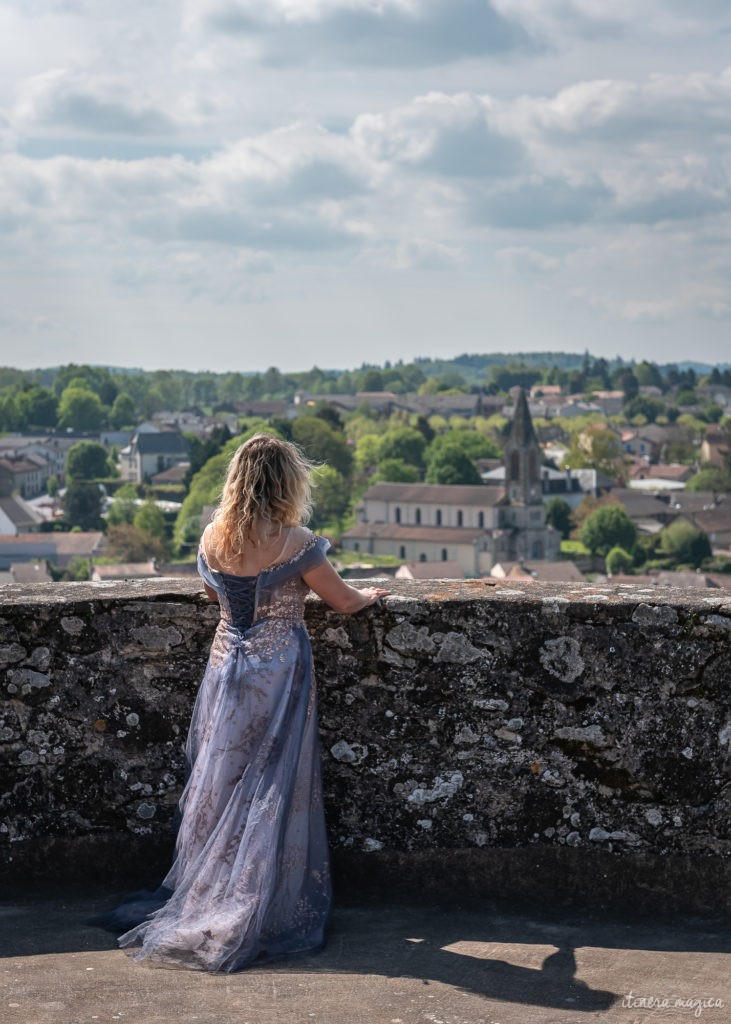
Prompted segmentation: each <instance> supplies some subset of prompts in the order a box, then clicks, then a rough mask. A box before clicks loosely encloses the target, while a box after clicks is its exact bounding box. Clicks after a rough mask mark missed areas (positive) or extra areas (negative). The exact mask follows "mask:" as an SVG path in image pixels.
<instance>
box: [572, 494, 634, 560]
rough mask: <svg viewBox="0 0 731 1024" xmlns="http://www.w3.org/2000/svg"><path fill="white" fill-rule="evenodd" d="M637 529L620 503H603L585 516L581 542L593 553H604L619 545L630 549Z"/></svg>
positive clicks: (626, 549)
mask: <svg viewBox="0 0 731 1024" xmlns="http://www.w3.org/2000/svg"><path fill="white" fill-rule="evenodd" d="M636 539H637V530H636V528H635V524H634V523H633V522H632V520H631V519H630V517H629V516H628V515H627V512H626V511H625V509H624V508H622V506H621V505H603V506H601V508H598V509H596V511H594V512H592V513H591V515H590V516H588V517H587V519H586V521H585V523H584V525H583V526H582V528H581V542H582V544H584V546H585V547H587V548H588V549H589V551H591V553H592V554H593V555H595V554H600V555H605V554H606V553H607V552H608V551H609V550H610V549H611V548H613V547H615V546H619V547H622V548H624V549H625V551H628V550H631V549H632V547H633V546H634V543H635V540H636Z"/></svg>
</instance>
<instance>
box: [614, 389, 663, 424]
mask: <svg viewBox="0 0 731 1024" xmlns="http://www.w3.org/2000/svg"><path fill="white" fill-rule="evenodd" d="M623 412H624V414H625V416H626V417H627V419H628V420H632V419H633V418H634V417H635V416H644V417H645V420H646V422H647V423H654V422H655V420H656V419H657V418H658V416H662V415H663V413H664V412H665V403H664V402H663V401H662V399H660V398H650V396H649V395H637V396H636V397H635V398H632V399H630V401H629V402H627V403H626V404H625V406H624V409H623Z"/></svg>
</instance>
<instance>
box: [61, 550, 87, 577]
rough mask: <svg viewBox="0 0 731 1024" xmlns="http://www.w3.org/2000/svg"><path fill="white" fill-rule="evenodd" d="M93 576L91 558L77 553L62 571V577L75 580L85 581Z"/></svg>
mask: <svg viewBox="0 0 731 1024" xmlns="http://www.w3.org/2000/svg"><path fill="white" fill-rule="evenodd" d="M90 577H91V559H90V558H82V557H81V556H79V555H76V556H75V557H74V558H72V559H71V560H70V561H69V564H68V565H67V566H66V568H65V569H64V570H63V571H62V572H61V579H62V580H67V581H69V582H71V583H73V582H83V581H84V580H88V579H89V578H90Z"/></svg>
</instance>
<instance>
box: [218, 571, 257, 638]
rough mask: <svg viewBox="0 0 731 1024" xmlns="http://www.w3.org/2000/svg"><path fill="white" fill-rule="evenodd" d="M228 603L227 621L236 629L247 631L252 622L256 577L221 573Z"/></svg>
mask: <svg viewBox="0 0 731 1024" xmlns="http://www.w3.org/2000/svg"><path fill="white" fill-rule="evenodd" d="M221 580H222V583H223V589H224V591H225V594H226V600H227V602H228V615H229V621H230V623H231V625H232V626H235V627H236V629H240V630H247V629H249V627H250V626H251V624H252V623H253V621H254V608H255V603H256V581H257V577H256V576H234V575H232V574H230V573H225V572H224V573H221Z"/></svg>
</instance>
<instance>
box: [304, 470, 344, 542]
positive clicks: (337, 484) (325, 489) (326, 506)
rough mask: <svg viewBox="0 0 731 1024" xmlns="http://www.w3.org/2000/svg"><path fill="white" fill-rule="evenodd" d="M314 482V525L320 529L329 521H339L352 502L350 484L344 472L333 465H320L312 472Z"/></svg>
mask: <svg viewBox="0 0 731 1024" xmlns="http://www.w3.org/2000/svg"><path fill="white" fill-rule="evenodd" d="M312 482H313V484H314V494H313V498H314V503H313V504H314V507H313V513H312V525H313V526H314V527H315V529H318V528H321V527H323V526H324V525H325V524H327V523H339V522H340V520H341V519H342V517H343V516H344V515H345V513H346V512H347V510H348V505H349V504H350V495H349V493H348V485H347V483H346V482H345V478H344V477H343V475H342V473H339V472H338V471H337V469H334V468H333V467H332V466H318V467H317V469H315V470H314V471H313V473H312Z"/></svg>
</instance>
